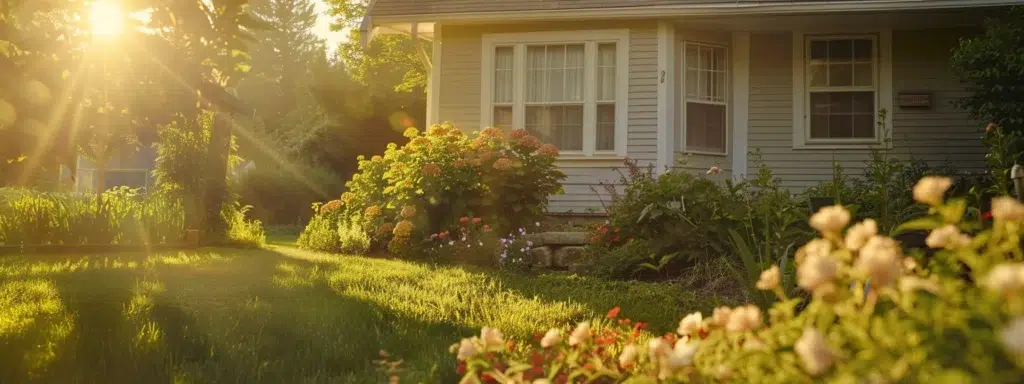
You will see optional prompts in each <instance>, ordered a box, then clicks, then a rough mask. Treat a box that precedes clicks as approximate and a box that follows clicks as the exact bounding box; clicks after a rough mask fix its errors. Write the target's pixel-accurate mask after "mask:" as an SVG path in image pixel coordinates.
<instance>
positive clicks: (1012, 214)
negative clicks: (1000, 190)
mask: <svg viewBox="0 0 1024 384" xmlns="http://www.w3.org/2000/svg"><path fill="white" fill-rule="evenodd" d="M992 217H993V218H995V219H996V220H1000V221H1002V220H1008V221H1020V220H1021V219H1024V205H1022V204H1021V203H1020V202H1018V201H1017V199H1014V198H1012V197H1007V196H1001V197H997V198H994V199H992Z"/></svg>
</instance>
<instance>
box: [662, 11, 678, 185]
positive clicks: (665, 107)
mask: <svg viewBox="0 0 1024 384" xmlns="http://www.w3.org/2000/svg"><path fill="white" fill-rule="evenodd" d="M675 56H676V29H675V25H673V24H672V23H670V22H667V21H659V22H658V162H657V167H658V169H657V173H658V174H661V173H663V172H665V170H666V169H667V168H669V167H671V166H673V165H674V164H675V126H676V125H675V116H676V113H675V107H676V103H675V94H676V92H675V89H676V86H675V84H676V79H675V78H676V76H675V74H676V69H675V68H676V66H675V63H676V60H675V59H676V58H675Z"/></svg>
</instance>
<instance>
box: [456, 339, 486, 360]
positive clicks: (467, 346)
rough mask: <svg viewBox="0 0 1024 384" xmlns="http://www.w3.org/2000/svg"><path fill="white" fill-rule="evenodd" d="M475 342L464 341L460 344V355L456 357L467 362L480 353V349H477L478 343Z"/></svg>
mask: <svg viewBox="0 0 1024 384" xmlns="http://www.w3.org/2000/svg"><path fill="white" fill-rule="evenodd" d="M473 341H474V340H472V339H462V342H461V343H459V353H458V355H457V356H456V357H457V358H458V359H459V360H462V361H465V360H466V359H469V358H471V357H473V356H476V354H477V353H480V349H479V348H477V347H476V343H474V342H473Z"/></svg>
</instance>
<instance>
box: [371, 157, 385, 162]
mask: <svg viewBox="0 0 1024 384" xmlns="http://www.w3.org/2000/svg"><path fill="white" fill-rule="evenodd" d="M381 160H384V158H383V157H380V156H373V157H371V158H370V161H372V162H378V161H381Z"/></svg>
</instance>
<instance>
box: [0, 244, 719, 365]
mask: <svg viewBox="0 0 1024 384" xmlns="http://www.w3.org/2000/svg"><path fill="white" fill-rule="evenodd" d="M282 241H284V240H282ZM714 304H715V303H713V302H710V301H709V300H699V299H698V298H696V297H694V296H693V295H692V294H688V293H685V292H680V290H679V288H678V287H675V286H671V285H662V284H645V283H621V282H619V283H611V282H603V281H598V280H593V279H588V278H581V277H576V276H572V275H567V274H546V275H538V276H522V275H510V274H504V273H499V272H494V271H481V270H473V269H469V268H462V267H451V266H431V265H426V264H418V263H412V262H404V261H394V260H384V259H372V258H362V257H348V256H334V255H323V254H316V253H309V252H304V251H300V250H297V249H294V248H290V247H272V248H269V249H258V250H237V249H224V248H208V249H200V250H198V251H189V252H168V253H158V254H153V255H144V254H98V255H86V256H81V255H77V256H67V255H29V256H16V257H7V258H2V259H0V311H2V312H0V313H2V315H0V345H2V348H0V382H4V383H15V382H68V383H70V382H83V381H85V382H92V381H99V382H106V383H166V382H175V383H190V382H203V383H223V382H244V383H251V382H275V383H277V382H286V383H320V382H331V383H333V382H343V383H344V382H359V383H362V382H367V383H369V382H381V381H383V380H384V376H382V374H381V373H380V372H379V371H378V369H377V365H376V364H375V363H374V360H377V359H378V358H379V356H378V351H380V350H386V351H388V352H389V353H390V354H391V355H392V356H393V358H396V359H402V360H403V361H404V363H403V364H402V365H401V369H402V372H401V373H400V376H403V379H405V380H403V381H411V382H416V381H425V382H454V381H457V377H456V376H455V372H454V368H455V360H454V357H453V356H451V355H450V354H449V353H448V346H449V345H451V344H453V343H455V342H457V341H458V340H459V339H460V338H462V337H465V336H469V335H473V334H476V333H478V329H479V327H481V326H483V325H492V326H497V327H499V328H501V329H502V330H503V331H505V333H506V335H508V336H509V337H512V338H518V339H525V338H527V337H529V335H531V334H532V333H533V332H536V331H540V330H544V329H546V328H548V327H551V326H561V325H567V324H569V323H570V322H575V321H579V320H585V319H592V318H594V317H597V316H601V315H603V314H604V313H605V312H606V311H607V310H608V309H609V308H611V307H613V306H616V305H618V306H621V307H622V309H623V314H624V315H627V316H630V317H632V318H635V319H638V320H644V321H649V322H650V323H651V326H652V328H653V329H654V330H655V331H658V332H667V331H670V330H672V329H674V328H675V325H676V323H677V322H678V321H679V319H680V318H681V317H682V316H683V315H684V314H686V313H688V312H690V311H693V310H696V309H701V310H708V309H710V307H711V306H712V305H714Z"/></svg>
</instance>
